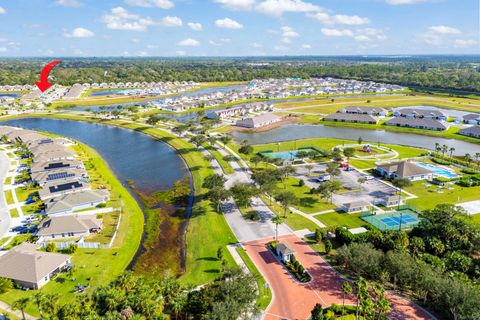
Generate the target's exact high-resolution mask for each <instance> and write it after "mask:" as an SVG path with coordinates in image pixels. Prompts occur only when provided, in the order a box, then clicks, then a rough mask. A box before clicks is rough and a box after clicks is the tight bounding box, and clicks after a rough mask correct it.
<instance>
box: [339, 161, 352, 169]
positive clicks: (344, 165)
mask: <svg viewBox="0 0 480 320" xmlns="http://www.w3.org/2000/svg"><path fill="white" fill-rule="evenodd" d="M349 166H350V165H349V164H348V163H346V162H342V163H340V165H339V167H340V168H347V167H349Z"/></svg>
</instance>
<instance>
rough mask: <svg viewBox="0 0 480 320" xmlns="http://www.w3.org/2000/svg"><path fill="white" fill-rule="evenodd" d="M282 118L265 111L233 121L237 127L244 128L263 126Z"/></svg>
mask: <svg viewBox="0 0 480 320" xmlns="http://www.w3.org/2000/svg"><path fill="white" fill-rule="evenodd" d="M281 120H282V118H281V117H279V116H276V115H274V114H272V113H265V114H261V115H259V116H255V117H248V118H244V119H241V120H237V122H236V123H235V125H236V126H238V127H244V128H261V127H265V126H268V125H271V124H274V123H277V122H280V121H281Z"/></svg>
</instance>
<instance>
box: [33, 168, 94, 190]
mask: <svg viewBox="0 0 480 320" xmlns="http://www.w3.org/2000/svg"><path fill="white" fill-rule="evenodd" d="M31 176H32V180H33V181H34V182H35V183H36V184H38V185H39V186H44V185H45V184H47V183H49V182H53V181H62V180H63V181H65V180H67V179H77V180H78V181H87V179H88V174H87V172H86V171H85V170H84V169H70V168H59V169H54V170H48V171H41V172H35V173H32V174H31Z"/></svg>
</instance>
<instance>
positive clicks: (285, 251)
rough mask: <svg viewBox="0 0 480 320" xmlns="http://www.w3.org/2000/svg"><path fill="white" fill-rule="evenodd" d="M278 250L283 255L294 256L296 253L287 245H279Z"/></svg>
mask: <svg viewBox="0 0 480 320" xmlns="http://www.w3.org/2000/svg"><path fill="white" fill-rule="evenodd" d="M277 250H278V251H279V252H280V253H281V254H282V255H286V254H293V253H294V251H293V250H292V249H291V248H290V247H289V246H288V245H287V244H286V243H282V242H280V243H277Z"/></svg>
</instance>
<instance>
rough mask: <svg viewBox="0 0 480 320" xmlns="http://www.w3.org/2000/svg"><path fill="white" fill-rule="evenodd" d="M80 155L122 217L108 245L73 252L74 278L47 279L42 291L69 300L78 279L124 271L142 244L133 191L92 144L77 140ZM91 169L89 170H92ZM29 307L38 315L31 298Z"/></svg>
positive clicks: (13, 296) (14, 294) (97, 279)
mask: <svg viewBox="0 0 480 320" xmlns="http://www.w3.org/2000/svg"><path fill="white" fill-rule="evenodd" d="M76 149H77V151H78V152H79V153H80V154H79V157H82V158H87V159H88V161H89V163H90V164H91V169H90V170H91V175H93V176H95V177H96V180H97V181H96V183H101V184H103V185H105V186H106V187H107V189H108V190H109V191H110V194H111V200H113V201H114V202H115V203H116V204H117V205H118V206H120V207H122V212H123V214H122V219H121V222H120V228H119V232H118V233H117V237H116V238H115V241H114V243H113V246H112V247H111V248H109V249H78V250H77V252H76V253H75V254H74V255H73V258H72V263H73V264H74V265H75V266H76V267H75V269H74V275H73V277H72V278H70V277H68V276H67V275H66V274H59V275H58V276H57V277H56V278H55V279H54V280H52V281H51V282H50V283H48V284H47V285H46V286H45V287H44V288H42V291H43V292H49V293H57V294H60V295H61V296H62V300H64V301H66V302H68V301H69V300H73V299H75V294H74V293H73V292H72V291H73V289H74V287H75V286H76V285H77V284H78V283H82V284H85V283H89V285H90V287H95V286H99V285H102V284H105V283H108V282H110V281H112V280H113V279H115V278H116V277H117V276H118V275H119V274H120V273H121V272H123V271H124V270H125V269H126V268H127V266H128V264H129V263H130V261H131V260H132V258H133V257H134V255H135V253H136V251H137V248H138V246H139V245H140V239H141V234H142V230H143V213H142V210H141V209H140V207H139V205H138V203H137V202H136V200H135V199H134V198H133V196H132V195H131V194H130V192H129V191H128V190H127V189H126V188H125V187H124V186H123V185H122V184H121V183H120V181H118V179H117V178H116V177H115V175H114V174H113V172H112V171H111V169H110V168H109V167H108V164H107V163H106V162H105V161H104V160H103V159H102V158H101V157H100V155H99V154H98V153H97V152H96V151H95V150H94V149H92V148H90V147H89V146H87V145H85V144H81V143H79V142H77V145H76ZM89 173H90V172H89ZM35 292H36V291H34V290H33V291H21V290H11V291H9V292H7V293H4V294H2V295H0V299H1V300H2V301H5V302H7V303H9V304H12V303H13V302H14V301H15V300H17V299H19V298H21V297H32V296H33V294H34V293H35ZM26 311H27V312H28V313H30V314H33V315H38V310H37V308H36V306H35V305H34V303H33V302H30V303H29V305H28V307H27V309H26Z"/></svg>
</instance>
